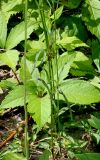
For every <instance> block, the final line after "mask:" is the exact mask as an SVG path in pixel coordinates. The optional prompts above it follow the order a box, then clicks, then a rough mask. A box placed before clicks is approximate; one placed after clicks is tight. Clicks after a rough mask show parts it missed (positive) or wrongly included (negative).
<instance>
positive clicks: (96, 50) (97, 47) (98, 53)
mask: <svg viewBox="0 0 100 160" xmlns="http://www.w3.org/2000/svg"><path fill="white" fill-rule="evenodd" d="M92 58H93V60H94V63H95V65H96V66H97V68H98V71H99V73H100V42H99V41H97V40H94V41H92Z"/></svg>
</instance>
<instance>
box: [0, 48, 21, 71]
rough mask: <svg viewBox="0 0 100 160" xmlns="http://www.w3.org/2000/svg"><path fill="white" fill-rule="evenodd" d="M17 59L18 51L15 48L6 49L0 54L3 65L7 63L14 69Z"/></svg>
mask: <svg viewBox="0 0 100 160" xmlns="http://www.w3.org/2000/svg"><path fill="white" fill-rule="evenodd" d="M18 59H19V52H18V51H17V50H8V51H7V52H4V53H2V54H0V61H1V62H2V64H3V65H8V66H9V67H10V68H12V69H13V70H14V71H15V70H16V65H17V62H18Z"/></svg>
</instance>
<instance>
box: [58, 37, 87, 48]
mask: <svg viewBox="0 0 100 160" xmlns="http://www.w3.org/2000/svg"><path fill="white" fill-rule="evenodd" d="M57 44H58V45H59V46H62V47H63V48H65V49H67V50H68V51H71V50H74V49H75V48H77V47H88V46H87V45H86V44H85V43H83V42H82V41H81V40H80V39H78V38H77V37H75V36H73V37H67V36H66V35H64V37H63V38H62V39H61V40H59V41H57Z"/></svg>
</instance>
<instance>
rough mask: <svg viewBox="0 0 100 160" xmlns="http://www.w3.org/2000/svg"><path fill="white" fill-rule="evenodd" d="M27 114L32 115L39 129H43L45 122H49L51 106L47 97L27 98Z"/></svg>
mask: <svg viewBox="0 0 100 160" xmlns="http://www.w3.org/2000/svg"><path fill="white" fill-rule="evenodd" d="M28 112H29V113H30V114H31V115H32V117H33V119H34V120H35V121H36V123H37V125H38V126H39V127H43V125H44V124H45V123H46V122H50V115H51V105H50V99H49V97H48V96H45V97H41V98H40V97H38V96H36V95H31V96H30V97H29V103H28Z"/></svg>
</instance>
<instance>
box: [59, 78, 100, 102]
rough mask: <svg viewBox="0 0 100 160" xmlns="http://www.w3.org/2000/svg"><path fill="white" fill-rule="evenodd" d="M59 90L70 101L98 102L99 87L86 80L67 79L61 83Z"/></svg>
mask: <svg viewBox="0 0 100 160" xmlns="http://www.w3.org/2000/svg"><path fill="white" fill-rule="evenodd" d="M60 90H61V91H62V92H63V93H64V95H65V96H66V98H67V99H68V101H69V102H71V103H75V104H91V103H96V102H100V89H98V88H96V87H95V86H93V85H92V84H90V83H89V82H88V81H84V80H72V79H69V80H66V81H65V82H64V83H62V85H61V86H60ZM62 98H63V97H62ZM62 98H61V99H62ZM63 99H64V98H63Z"/></svg>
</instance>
